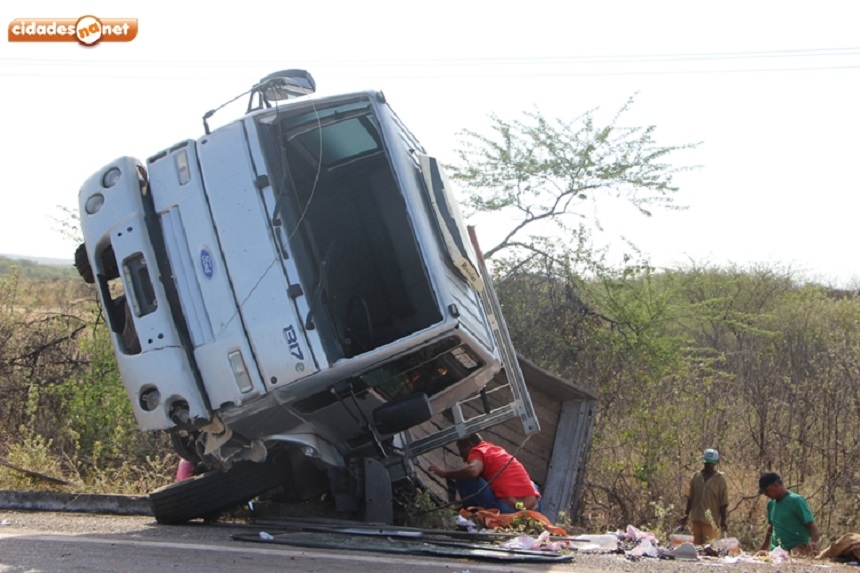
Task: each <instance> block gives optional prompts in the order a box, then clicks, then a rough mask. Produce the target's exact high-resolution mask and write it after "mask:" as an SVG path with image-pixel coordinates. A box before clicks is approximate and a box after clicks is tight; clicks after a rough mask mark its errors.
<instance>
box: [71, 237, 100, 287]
mask: <svg viewBox="0 0 860 573" xmlns="http://www.w3.org/2000/svg"><path fill="white" fill-rule="evenodd" d="M75 268H76V269H77V270H78V274H79V275H81V278H82V279H84V282H85V283H88V284H93V283H94V282H96V277H95V276H94V275H93V268H92V266H90V260H89V259H88V258H87V248H86V245H84V244H83V243H81V244H80V245H78V248H77V249H75Z"/></svg>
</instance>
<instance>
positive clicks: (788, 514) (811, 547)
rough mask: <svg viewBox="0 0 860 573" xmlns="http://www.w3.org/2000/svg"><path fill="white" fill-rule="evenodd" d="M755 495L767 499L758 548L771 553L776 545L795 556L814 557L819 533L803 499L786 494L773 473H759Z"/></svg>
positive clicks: (789, 493)
mask: <svg viewBox="0 0 860 573" xmlns="http://www.w3.org/2000/svg"><path fill="white" fill-rule="evenodd" d="M758 492H759V494H764V495H766V496H767V497H768V498H769V499H768V501H767V524H768V527H767V535H766V536H765V539H764V543H762V545H761V549H762V550H763V551H771V550H773V549H774V548H776V547H777V546H779V547H782V548H783V549H785V550H786V551H790V552H792V553H795V554H800V555H815V554H817V553H818V550H819V545H818V542H819V539H820V537H821V534H820V533H819V531H818V524H817V523H815V517H814V516H813V515H812V510H811V509H809V504H808V503H806V499H804V497H803V496H802V495H799V494H796V493H794V492H792V491H788V490H787V489H786V488H785V486H784V485H782V478H781V477H780V476H779V474H777V473H774V472H767V473H763V474H761V477H759V480H758Z"/></svg>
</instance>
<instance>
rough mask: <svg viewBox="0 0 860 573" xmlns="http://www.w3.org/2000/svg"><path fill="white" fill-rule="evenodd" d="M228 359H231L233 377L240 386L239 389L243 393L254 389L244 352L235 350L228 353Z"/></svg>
mask: <svg viewBox="0 0 860 573" xmlns="http://www.w3.org/2000/svg"><path fill="white" fill-rule="evenodd" d="M227 359H228V360H229V361H230V368H231V369H232V370H233V378H235V379H236V386H238V387H239V390H240V391H241V392H242V393H243V394H244V393H245V392H250V391H251V390H253V389H254V385H253V384H252V383H251V376H250V375H249V374H248V368H247V367H246V366H245V359H244V358H242V353H241V352H240V351H238V350H234V351H233V352H231V353H230V354H228V355H227Z"/></svg>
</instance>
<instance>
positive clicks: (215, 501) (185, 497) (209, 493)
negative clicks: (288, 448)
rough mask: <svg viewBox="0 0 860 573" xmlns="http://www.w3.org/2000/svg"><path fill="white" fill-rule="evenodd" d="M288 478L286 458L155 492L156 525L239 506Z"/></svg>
mask: <svg viewBox="0 0 860 573" xmlns="http://www.w3.org/2000/svg"><path fill="white" fill-rule="evenodd" d="M289 478H290V468H289V463H288V457H287V456H277V455H276V456H274V458H272V457H270V459H268V460H266V461H265V462H263V463H254V462H239V463H237V464H235V465H234V466H233V467H232V468H231V469H230V470H228V471H226V472H223V471H220V470H213V471H209V472H206V473H204V474H201V475H198V476H194V477H192V478H189V479H186V480H182V481H178V482H175V483H172V484H170V485H167V486H164V487H161V488H158V489H157V490H155V491H153V492H152V493H150V494H149V503H150V506H151V507H152V513H153V515H155V520H156V521H157V522H158V523H161V524H166V525H177V524H181V523H185V522H187V521H189V520H191V519H196V518H204V517H208V516H211V515H212V514H215V513H218V512H220V511H224V510H227V509H230V508H232V507H235V506H237V505H239V504H242V503H244V502H246V501H248V500H249V499H251V498H253V497H254V496H256V495H259V494H261V493H264V492H266V491H269V490H270V489H274V488H276V487H278V486H280V485H284V484H285V483H286V482H287V481H288V480H289Z"/></svg>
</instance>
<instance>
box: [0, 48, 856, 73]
mask: <svg viewBox="0 0 860 573" xmlns="http://www.w3.org/2000/svg"><path fill="white" fill-rule="evenodd" d="M857 55H860V47H846V48H808V49H790V50H767V51H747V52H712V53H707V52H693V53H675V54H627V55H596V56H527V57H491V58H433V59H421V58H418V59H409V60H403V59H391V60H357V61H356V60H303V64H304V65H305V66H317V67H345V66H349V67H356V66H357V67H416V66H419V67H422V66H504V65H527V66H532V65H563V64H601V65H603V64H630V63H664V62H690V61H720V60H754V59H772V58H821V57H841V56H857ZM69 64H74V65H86V66H97V67H99V66H102V65H106V66H123V67H125V66H140V67H162V68H163V67H196V66H203V67H248V66H267V67H270V66H273V65H274V66H277V65H283V60H268V61H267V60H185V61H182V60H81V59H44V58H0V65H37V66H42V65H47V66H51V65H56V66H65V65H69Z"/></svg>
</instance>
